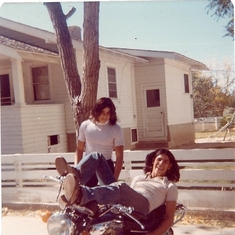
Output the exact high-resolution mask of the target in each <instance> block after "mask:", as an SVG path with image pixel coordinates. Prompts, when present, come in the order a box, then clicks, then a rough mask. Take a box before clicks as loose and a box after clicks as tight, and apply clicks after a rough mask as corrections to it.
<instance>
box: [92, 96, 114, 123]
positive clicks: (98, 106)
mask: <svg viewBox="0 0 235 235" xmlns="http://www.w3.org/2000/svg"><path fill="white" fill-rule="evenodd" d="M105 108H110V119H109V123H110V124H111V125H115V124H116V122H117V114H116V107H115V105H114V103H113V101H112V100H111V99H110V98H108V97H102V98H100V99H98V100H97V101H96V102H95V105H94V107H93V109H92V110H91V118H93V119H94V120H95V121H98V117H99V116H100V114H101V113H102V111H103V109H105Z"/></svg>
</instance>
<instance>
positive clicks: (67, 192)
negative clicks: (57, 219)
mask: <svg viewBox="0 0 235 235" xmlns="http://www.w3.org/2000/svg"><path fill="white" fill-rule="evenodd" d="M63 190H64V194H63V195H62V196H61V197H60V198H59V206H60V208H61V209H64V208H65V207H66V206H71V205H73V204H74V203H75V204H79V203H80V201H81V196H82V195H81V192H80V191H81V190H80V186H79V184H78V182H77V180H76V178H75V176H74V175H73V174H70V173H69V174H68V175H67V176H66V177H65V179H64V181H63Z"/></svg>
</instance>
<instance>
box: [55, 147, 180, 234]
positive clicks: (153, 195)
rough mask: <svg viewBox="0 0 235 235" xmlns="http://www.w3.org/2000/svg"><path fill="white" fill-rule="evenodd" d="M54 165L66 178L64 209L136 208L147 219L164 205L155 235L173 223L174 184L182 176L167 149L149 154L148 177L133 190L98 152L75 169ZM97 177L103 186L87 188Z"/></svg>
mask: <svg viewBox="0 0 235 235" xmlns="http://www.w3.org/2000/svg"><path fill="white" fill-rule="evenodd" d="M55 165H56V169H57V171H58V173H59V174H60V175H61V176H66V177H65V179H64V182H63V189H64V192H65V193H64V195H62V196H61V197H60V199H59V205H60V207H61V209H64V208H65V207H66V206H69V205H72V204H74V203H75V204H77V205H81V206H82V205H84V204H86V203H88V202H90V201H96V202H97V203H98V204H105V205H106V204H111V205H113V204H121V205H123V206H127V207H133V208H134V210H135V211H137V212H139V213H142V214H143V215H147V214H148V213H150V212H151V211H153V210H154V209H155V208H157V207H159V206H161V205H162V204H165V205H166V212H165V218H164V220H163V222H162V223H161V225H160V226H159V227H158V228H157V229H156V230H154V231H153V232H152V233H151V234H152V235H158V234H159V235H161V234H162V233H164V232H165V231H166V230H167V229H168V228H169V227H170V226H171V225H172V223H173V221H174V213H175V207H176V202H177V197H178V192H177V186H176V184H175V182H177V181H178V180H179V178H180V173H179V166H178V164H177V162H176V160H175V157H174V155H173V154H172V153H171V152H170V151H169V150H167V149H158V150H155V151H153V152H151V153H149V154H148V155H147V156H146V159H145V167H144V173H145V175H141V176H136V177H135V178H134V179H133V181H132V183H131V185H130V186H129V185H128V184H126V183H124V182H117V181H116V180H115V178H114V176H113V174H112V172H111V170H110V168H109V166H108V164H107V162H106V160H105V158H104V157H103V156H102V155H101V154H99V153H97V152H94V153H91V154H89V155H87V156H85V157H84V158H83V159H82V160H81V161H80V162H79V163H78V164H77V165H76V167H75V168H74V167H71V166H70V165H68V164H67V162H66V160H65V159H64V158H63V157H58V158H56V160H55ZM94 173H96V175H97V177H98V179H99V184H100V185H99V186H95V187H88V186H86V182H88V180H89V179H90V177H91V176H92V175H93V174H94Z"/></svg>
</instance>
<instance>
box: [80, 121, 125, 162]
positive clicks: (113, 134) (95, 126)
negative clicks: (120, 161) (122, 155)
mask: <svg viewBox="0 0 235 235" xmlns="http://www.w3.org/2000/svg"><path fill="white" fill-rule="evenodd" d="M78 140H80V141H82V142H85V149H86V155H87V154H90V153H92V152H98V153H101V154H103V156H104V157H105V159H106V160H108V159H111V158H112V151H113V150H114V147H116V146H123V145H124V137H123V132H122V129H121V127H120V126H119V125H118V124H115V125H110V124H109V122H108V123H106V124H101V123H94V122H92V121H91V120H90V119H88V120H86V121H84V122H82V124H81V126H80V128H79V136H78Z"/></svg>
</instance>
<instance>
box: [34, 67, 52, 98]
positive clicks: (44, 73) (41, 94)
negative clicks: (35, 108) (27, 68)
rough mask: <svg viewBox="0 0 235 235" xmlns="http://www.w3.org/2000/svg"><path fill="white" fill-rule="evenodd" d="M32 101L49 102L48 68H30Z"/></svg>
mask: <svg viewBox="0 0 235 235" xmlns="http://www.w3.org/2000/svg"><path fill="white" fill-rule="evenodd" d="M32 77H33V91H34V100H49V99H50V89H49V78H48V67H47V66H44V67H37V68H32Z"/></svg>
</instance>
